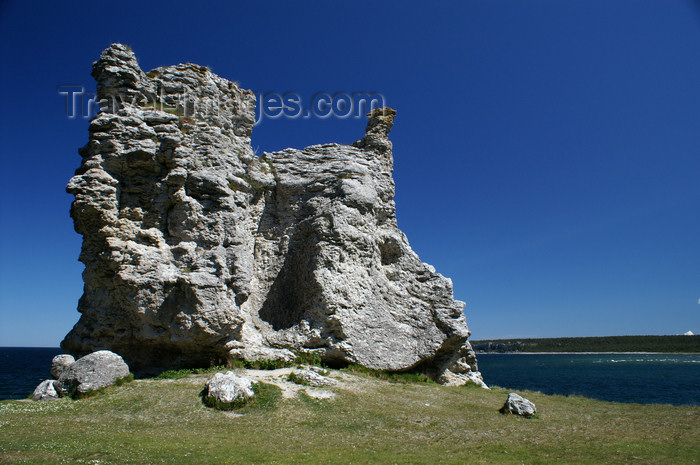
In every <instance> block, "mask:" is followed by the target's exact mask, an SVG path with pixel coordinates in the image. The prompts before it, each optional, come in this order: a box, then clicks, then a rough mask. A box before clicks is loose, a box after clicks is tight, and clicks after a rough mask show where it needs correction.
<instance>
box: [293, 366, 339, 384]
mask: <svg viewBox="0 0 700 465" xmlns="http://www.w3.org/2000/svg"><path fill="white" fill-rule="evenodd" d="M293 373H294V376H295V377H296V379H297V380H298V381H299V382H300V384H308V385H309V386H331V385H333V384H335V382H334V381H333V380H332V379H330V378H328V377H326V376H323V375H322V374H320V373H317V372H316V371H314V370H301V371H298V372H297V371H295V372H293Z"/></svg>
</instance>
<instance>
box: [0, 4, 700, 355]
mask: <svg viewBox="0 0 700 465" xmlns="http://www.w3.org/2000/svg"><path fill="white" fill-rule="evenodd" d="M111 42H122V43H126V44H129V45H130V46H131V47H132V48H133V50H134V51H135V53H136V55H137V57H138V59H139V61H140V63H141V66H142V68H143V69H144V70H149V69H151V68H154V67H157V66H162V65H171V64H177V63H181V62H193V63H198V64H202V65H207V66H209V67H210V68H211V69H212V70H213V71H214V72H215V73H217V74H219V75H221V76H223V77H225V78H228V79H231V80H236V81H238V82H239V83H240V84H241V86H243V87H246V88H250V89H253V90H256V91H262V92H266V91H276V92H286V91H293V92H297V93H298V94H300V95H301V96H303V97H305V98H307V99H310V98H311V96H312V95H313V94H314V93H316V92H320V91H327V92H331V93H333V92H353V91H376V92H381V93H382V94H383V95H384V96H385V97H386V99H387V103H388V104H389V105H390V106H391V107H393V108H395V109H396V110H397V111H398V116H397V118H396V121H395V127H394V130H393V131H392V140H393V142H394V158H395V179H396V183H397V194H396V202H397V208H398V222H399V226H400V227H401V229H402V230H403V231H404V232H405V233H406V234H407V236H408V238H409V241H410V242H411V245H412V247H413V248H414V250H416V251H417V252H418V253H419V255H420V256H421V258H422V259H423V260H424V261H426V262H428V263H431V264H432V265H434V266H435V267H436V268H437V270H438V271H439V272H441V273H442V274H444V275H445V276H448V277H451V278H452V279H453V281H454V287H455V294H456V297H457V298H458V299H461V300H465V301H466V302H467V307H466V309H465V312H466V314H467V321H468V323H469V326H470V328H471V330H472V333H473V336H472V337H473V338H474V339H479V338H494V337H555V336H589V335H590V336H601V335H616V334H678V333H682V332H685V331H688V330H692V331H693V332H696V333H698V332H700V305H699V304H698V303H699V300H698V299H700V2H698V1H692V0H653V1H652V0H567V1H562V0H551V1H550V0H508V1H498V0H490V1H482V0H478V1H461V0H460V1H451V2H430V3H427V2H413V1H386V2H382V1H372V2H368V1H352V2H335V1H334V2H309V1H293V2H292V1H289V2H282V1H277V2H246V3H243V2H211V5H207V4H201V3H200V4H197V5H196V6H195V4H193V3H192V2H167V3H165V2H164V3H157V2H147V1H143V0H141V1H138V2H132V1H119V2H94V1H91V2H48V1H47V2H43V4H42V3H41V2H24V1H7V0H6V1H4V2H2V3H0V47H1V55H0V63H1V64H2V65H1V68H0V98H1V99H2V100H1V102H2V111H1V112H0V138H1V139H0V141H1V144H0V150H1V152H0V154H1V156H2V165H1V166H2V168H1V169H0V171H1V172H0V215H1V216H0V260H1V262H0V346H3V345H17V346H57V345H58V343H59V342H60V340H61V339H62V338H63V336H64V335H65V334H66V333H67V332H68V330H69V329H70V328H71V327H72V325H73V324H74V323H75V322H76V321H77V319H78V316H79V315H78V313H77V311H76V305H77V302H78V298H79V297H80V295H81V294H82V279H81V272H82V269H83V266H82V264H80V263H79V262H78V261H77V259H78V254H79V251H80V244H81V238H80V236H78V235H77V234H76V233H75V232H74V231H73V225H72V221H71V219H70V218H69V216H68V211H69V208H70V203H71V201H72V197H71V196H69V195H68V194H66V193H65V185H66V183H67V182H68V180H69V179H70V177H71V175H72V173H73V171H74V170H75V169H76V168H77V167H78V165H79V162H80V157H79V156H78V153H77V149H78V148H79V147H81V146H82V145H84V144H85V143H86V142H87V139H88V132H87V127H88V122H87V121H86V120H83V119H73V120H70V119H68V118H66V117H65V98H64V97H62V96H60V95H58V93H57V90H56V87H57V86H59V85H65V84H79V85H83V86H85V87H86V88H87V89H94V83H93V80H92V78H91V77H90V67H91V63H92V62H93V61H94V60H96V59H97V58H98V56H99V54H100V52H101V51H102V50H103V49H104V48H105V47H107V46H108V45H109V44H110V43H111ZM364 125H365V121H364V120H358V119H346V120H338V119H327V120H321V119H313V118H311V119H304V120H284V119H278V120H268V121H265V122H263V123H262V124H261V125H259V126H258V127H256V128H255V130H254V132H253V145H254V146H259V148H260V150H268V151H269V150H277V149H282V148H285V147H304V146H307V145H311V144H316V143H324V142H341V143H350V142H352V141H354V140H355V139H357V138H359V137H361V135H362V134H363V129H364Z"/></svg>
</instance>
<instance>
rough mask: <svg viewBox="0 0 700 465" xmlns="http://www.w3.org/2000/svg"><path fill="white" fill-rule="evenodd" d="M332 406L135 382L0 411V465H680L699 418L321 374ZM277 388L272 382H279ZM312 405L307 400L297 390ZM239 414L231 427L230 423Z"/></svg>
mask: <svg viewBox="0 0 700 465" xmlns="http://www.w3.org/2000/svg"><path fill="white" fill-rule="evenodd" d="M333 376H334V377H338V376H339V377H342V378H343V379H344V381H343V382H342V383H339V384H338V385H337V386H334V387H332V388H330V389H331V390H332V391H334V392H335V397H334V398H333V399H325V400H319V399H315V398H313V397H312V396H310V395H306V394H305V393H303V392H302V393H300V395H299V396H298V397H296V398H283V397H281V395H280V392H279V390H278V389H276V388H274V386H273V387H271V388H270V389H271V392H270V393H268V394H267V395H265V396H262V397H261V400H260V401H258V402H256V403H252V404H250V405H246V406H245V407H243V408H241V409H239V410H236V411H235V412H234V413H231V412H225V411H219V410H215V409H212V408H208V407H206V406H205V405H204V404H203V403H202V400H201V399H200V397H199V393H200V392H201V390H202V389H203V387H204V383H205V381H206V380H207V379H208V378H209V377H210V374H194V375H190V376H189V377H187V378H181V379H161V380H156V379H147V380H137V381H134V382H132V383H128V384H124V385H123V386H121V387H112V388H109V389H107V390H106V391H105V392H104V393H103V394H102V395H100V396H97V397H92V398H88V399H83V400H77V401H74V400H71V399H60V400H57V401H52V402H30V401H26V400H13V401H3V402H0V463H30V464H43V463H45V464H54V463H78V462H82V463H98V461H99V463H101V464H145V463H177V464H201V463H217V464H218V463H222V464H223V463H229V464H230V463H242V464H249V463H272V464H317V463H318V464H345V463H353V464H375V463H379V464H384V463H387V464H394V463H399V464H422V463H425V464H439V463H443V464H452V463H453V464H464V463H484V464H522V463H528V464H549V463H556V464H561V463H565V464H567V463H571V464H611V463H614V464H625V463H630V464H631V463H634V464H673V465H677V464H686V463H697V462H698V461H700V408H699V407H673V406H666V405H639V404H619V403H611V402H602V401H596V400H591V399H587V398H584V397H576V396H574V397H564V396H547V395H544V394H541V393H536V392H527V391H525V392H520V393H521V394H522V395H524V396H525V397H527V398H528V399H530V400H531V401H533V402H535V404H536V405H537V410H538V414H539V418H533V419H524V418H519V417H516V416H512V415H502V414H500V413H499V412H498V409H499V408H500V407H501V406H502V405H503V403H504V401H505V399H506V397H507V395H508V392H509V391H507V390H504V389H500V388H493V389H492V390H491V391H488V390H483V389H475V388H464V387H445V386H440V385H437V384H411V383H403V384H397V383H390V382H387V381H385V380H381V379H378V378H374V377H369V376H365V375H362V376H356V375H353V374H350V373H347V372H338V371H333ZM280 382H281V381H280ZM305 389H306V391H307V393H311V392H312V390H313V388H308V387H307V388H305ZM239 414H240V415H239Z"/></svg>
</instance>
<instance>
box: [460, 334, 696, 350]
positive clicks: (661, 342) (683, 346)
mask: <svg viewBox="0 0 700 465" xmlns="http://www.w3.org/2000/svg"><path fill="white" fill-rule="evenodd" d="M471 344H472V347H473V348H474V350H475V351H476V352H661V353H700V335H696V336H604V337H559V338H542V339H485V340H480V341H471Z"/></svg>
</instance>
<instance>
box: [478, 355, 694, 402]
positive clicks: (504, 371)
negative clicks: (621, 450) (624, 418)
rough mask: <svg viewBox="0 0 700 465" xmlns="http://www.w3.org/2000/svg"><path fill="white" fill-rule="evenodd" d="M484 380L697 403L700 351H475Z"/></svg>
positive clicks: (620, 398) (611, 397) (612, 397)
mask: <svg viewBox="0 0 700 465" xmlns="http://www.w3.org/2000/svg"><path fill="white" fill-rule="evenodd" d="M476 358H477V360H478V363H479V369H480V370H481V374H482V375H483V377H484V381H486V384H489V385H494V386H501V387H505V388H508V389H513V390H518V389H528V390H532V391H540V392H544V393H545V394H562V395H572V394H577V395H582V396H586V397H592V398H595V399H600V400H608V401H613V402H636V403H642V404H673V405H700V354H517V353H516V354H513V353H511V354H477V356H476Z"/></svg>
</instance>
